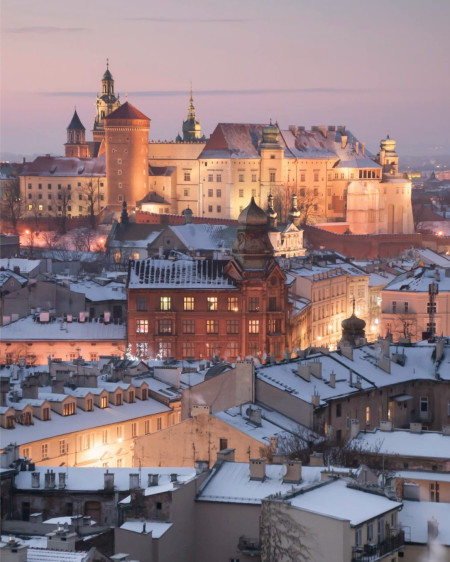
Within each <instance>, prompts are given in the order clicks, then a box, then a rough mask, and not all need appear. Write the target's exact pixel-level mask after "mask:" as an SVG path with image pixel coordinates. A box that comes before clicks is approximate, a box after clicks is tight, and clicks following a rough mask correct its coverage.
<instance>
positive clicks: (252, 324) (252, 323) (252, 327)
mask: <svg viewBox="0 0 450 562" xmlns="http://www.w3.org/2000/svg"><path fill="white" fill-rule="evenodd" d="M248 333H249V334H259V320H249V321H248Z"/></svg>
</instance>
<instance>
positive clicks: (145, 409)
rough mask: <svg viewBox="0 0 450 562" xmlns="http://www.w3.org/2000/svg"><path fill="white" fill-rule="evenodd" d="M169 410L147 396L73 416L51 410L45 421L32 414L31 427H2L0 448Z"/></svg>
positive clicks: (79, 412) (81, 411)
mask: <svg viewBox="0 0 450 562" xmlns="http://www.w3.org/2000/svg"><path fill="white" fill-rule="evenodd" d="M92 390H95V389H92ZM66 398H67V396H66ZM168 411H170V408H168V407H167V406H164V405H163V404H161V402H158V401H157V400H153V399H151V398H150V399H149V400H144V401H140V400H138V401H136V402H133V403H130V404H129V403H126V402H125V403H124V404H122V405H121V406H113V405H111V404H110V405H109V407H108V408H94V410H93V411H91V412H85V411H83V410H80V409H78V410H77V413H76V414H75V415H72V416H60V415H58V414H57V413H55V412H53V414H52V418H51V420H48V421H42V420H39V419H37V418H33V426H32V428H31V429H30V427H29V426H25V425H17V426H16V427H15V428H14V429H9V430H8V431H1V432H0V449H3V448H4V447H6V446H7V445H9V443H17V444H18V445H24V444H25V443H31V442H33V441H38V440H39V439H45V438H49V437H54V436H56V435H63V434H65V433H73V432H75V431H83V430H84V429H90V428H95V427H101V426H103V425H109V424H115V423H120V422H125V421H128V420H131V419H133V418H140V417H144V416H151V415H152V414H159V413H162V412H168Z"/></svg>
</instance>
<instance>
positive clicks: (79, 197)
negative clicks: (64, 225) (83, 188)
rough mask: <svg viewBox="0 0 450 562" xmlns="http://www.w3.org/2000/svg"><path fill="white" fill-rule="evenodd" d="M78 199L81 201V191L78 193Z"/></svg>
mask: <svg viewBox="0 0 450 562" xmlns="http://www.w3.org/2000/svg"><path fill="white" fill-rule="evenodd" d="M78 201H83V196H82V195H81V193H79V194H78Z"/></svg>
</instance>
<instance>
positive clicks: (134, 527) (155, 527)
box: [120, 521, 173, 539]
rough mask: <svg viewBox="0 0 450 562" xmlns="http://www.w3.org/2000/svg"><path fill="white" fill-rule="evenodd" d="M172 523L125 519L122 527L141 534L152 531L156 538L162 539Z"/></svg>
mask: <svg viewBox="0 0 450 562" xmlns="http://www.w3.org/2000/svg"><path fill="white" fill-rule="evenodd" d="M172 525H173V523H163V522H162V521H125V523H124V524H123V525H121V526H120V528H121V529H125V530H126V531H133V532H134V533H140V534H142V533H152V537H153V538H154V539H160V538H161V537H162V536H163V535H164V533H165V532H166V531H168V530H169V529H170V527H172ZM144 529H145V531H144Z"/></svg>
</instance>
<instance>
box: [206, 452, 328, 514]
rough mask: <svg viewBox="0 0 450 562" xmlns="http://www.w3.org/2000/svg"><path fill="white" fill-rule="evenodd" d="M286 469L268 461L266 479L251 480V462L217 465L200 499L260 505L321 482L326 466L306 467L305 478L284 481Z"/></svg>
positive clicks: (303, 474) (303, 471)
mask: <svg viewBox="0 0 450 562" xmlns="http://www.w3.org/2000/svg"><path fill="white" fill-rule="evenodd" d="M283 470H284V465H280V464H267V465H266V478H265V479H264V480H263V481H260V480H250V468H249V464H248V463H238V462H224V463H223V464H222V465H219V466H217V465H216V466H215V467H214V469H213V472H212V474H211V476H210V478H209V479H208V480H207V481H206V482H205V486H204V487H203V488H202V490H201V492H200V494H199V496H198V497H197V499H198V500H200V501H210V502H223V503H242V504H255V505H259V504H260V503H261V500H262V499H264V498H266V497H267V496H270V495H272V494H277V493H279V492H280V493H282V494H283V493H288V492H291V491H292V490H293V489H295V490H300V489H302V488H305V487H306V486H310V485H311V484H313V483H318V482H320V481H321V472H322V471H323V470H324V467H323V466H322V467H321V466H317V467H312V466H304V467H302V481H301V482H300V483H299V484H284V483H283Z"/></svg>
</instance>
